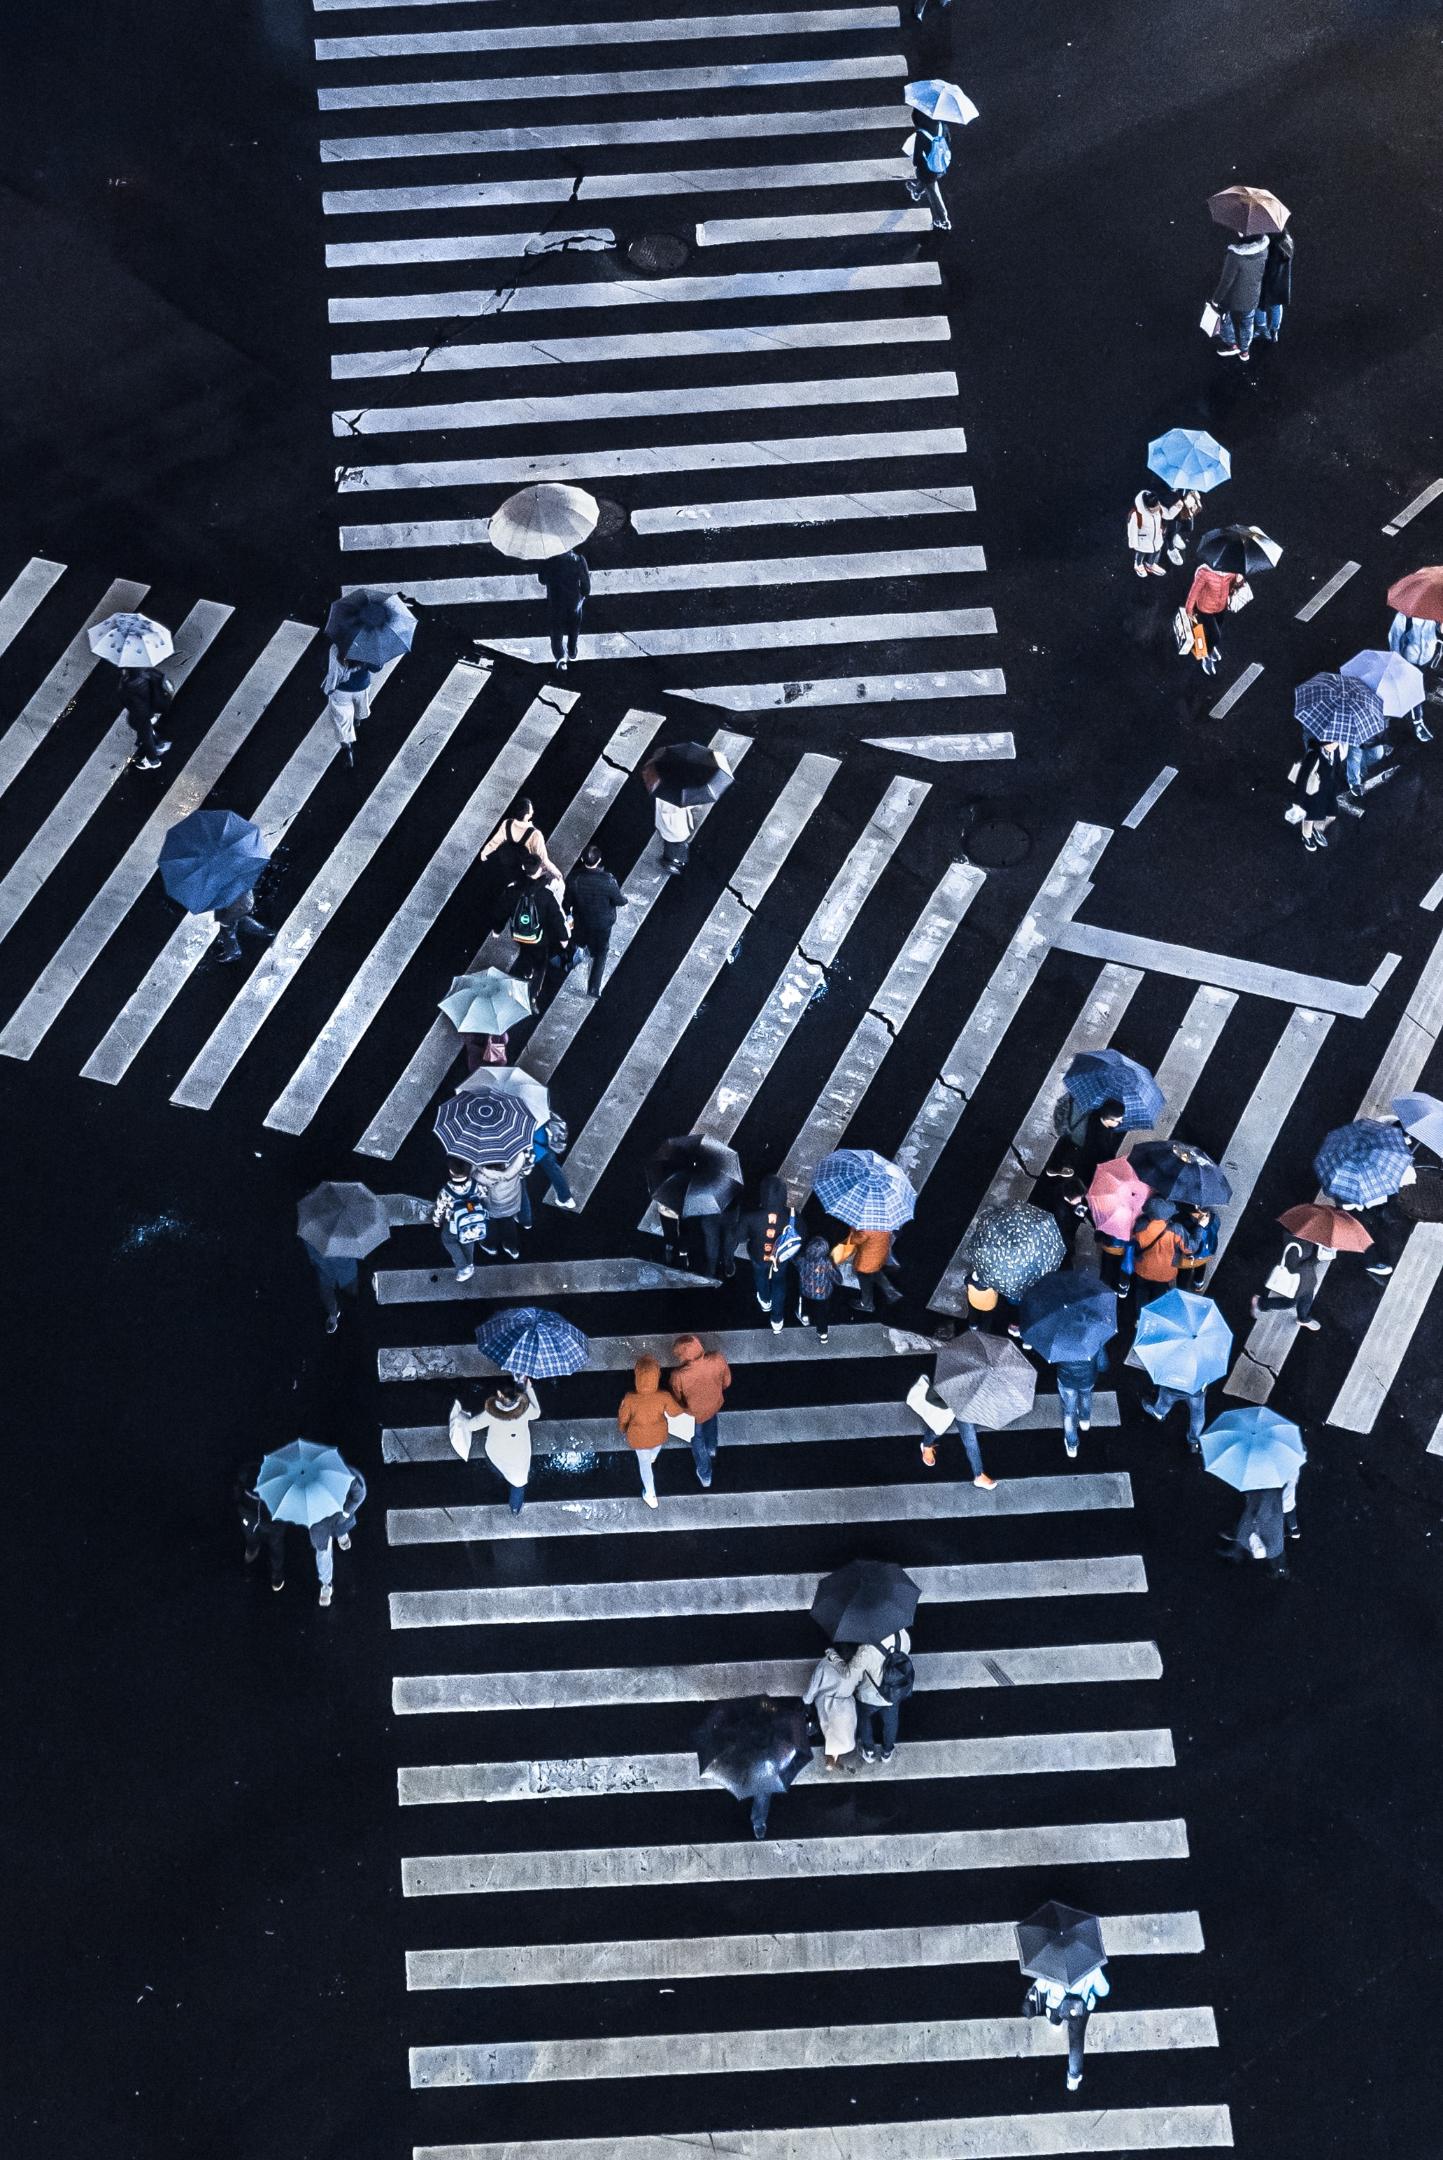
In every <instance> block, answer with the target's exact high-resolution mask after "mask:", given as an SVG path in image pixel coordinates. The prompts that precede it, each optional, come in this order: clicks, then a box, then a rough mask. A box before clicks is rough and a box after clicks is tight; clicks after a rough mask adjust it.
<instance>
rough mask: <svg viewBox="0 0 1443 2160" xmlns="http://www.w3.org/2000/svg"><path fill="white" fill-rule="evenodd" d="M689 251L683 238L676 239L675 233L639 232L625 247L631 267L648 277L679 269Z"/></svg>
mask: <svg viewBox="0 0 1443 2160" xmlns="http://www.w3.org/2000/svg"><path fill="white" fill-rule="evenodd" d="M690 253H691V249H690V248H689V247H688V246H687V244H686V242H685V240H678V238H677V237H676V234H675V233H664V232H656V233H641V234H639V235H638V237H637V238H636V239H635V240H629V241H628V242H627V247H626V259H627V261H628V262H629V263H630V264H631V267H632V269H633V270H640V271H642V272H643V273H644V274H645V275H646V276H648V277H657V276H661V275H663V274H664V273H665V272H667V271H669V270H680V268H681V266H682V264H683V263H684V262H685V261H686V259H687V257H688V255H690Z"/></svg>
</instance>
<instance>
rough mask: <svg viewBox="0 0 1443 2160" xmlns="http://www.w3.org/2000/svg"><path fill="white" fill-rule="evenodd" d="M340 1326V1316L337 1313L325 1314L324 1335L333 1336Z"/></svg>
mask: <svg viewBox="0 0 1443 2160" xmlns="http://www.w3.org/2000/svg"><path fill="white" fill-rule="evenodd" d="M340 1324H341V1316H340V1314H339V1313H338V1312H333V1313H327V1314H326V1333H327V1334H328V1335H334V1334H335V1332H336V1329H337V1328H338V1327H339V1326H340Z"/></svg>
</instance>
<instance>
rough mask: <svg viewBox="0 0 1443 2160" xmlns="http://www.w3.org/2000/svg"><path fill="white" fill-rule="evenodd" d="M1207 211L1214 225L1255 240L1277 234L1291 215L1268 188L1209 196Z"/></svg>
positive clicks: (1229, 190) (1234, 189) (1226, 190)
mask: <svg viewBox="0 0 1443 2160" xmlns="http://www.w3.org/2000/svg"><path fill="white" fill-rule="evenodd" d="M1208 209H1209V211H1210V212H1211V213H1212V221H1213V223H1214V225H1225V226H1226V227H1227V229H1228V231H1229V232H1235V233H1242V234H1243V235H1244V236H1246V237H1247V238H1255V237H1256V236H1257V234H1258V233H1280V232H1281V231H1282V229H1283V227H1284V226H1285V225H1286V224H1287V222H1288V219H1289V218H1290V217H1291V216H1292V214H1293V213H1292V211H1291V210H1289V208H1288V206H1287V204H1286V203H1282V202H1279V201H1278V198H1277V196H1276V195H1274V194H1273V192H1272V190H1271V188H1263V187H1226V188H1223V189H1222V190H1221V191H1220V192H1219V193H1218V194H1216V195H1209V197H1208Z"/></svg>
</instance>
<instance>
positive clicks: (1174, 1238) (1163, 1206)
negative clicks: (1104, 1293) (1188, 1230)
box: [1117, 1200, 1187, 1305]
mask: <svg viewBox="0 0 1443 2160" xmlns="http://www.w3.org/2000/svg"><path fill="white" fill-rule="evenodd" d="M1172 1218H1173V1205H1172V1202H1171V1201H1170V1200H1148V1201H1146V1202H1145V1203H1144V1205H1143V1210H1142V1213H1141V1215H1140V1216H1139V1217H1138V1219H1137V1222H1136V1224H1135V1225H1134V1226H1133V1233H1132V1236H1131V1238H1130V1239H1129V1241H1128V1247H1127V1251H1126V1252H1125V1253H1124V1254H1123V1259H1122V1280H1121V1281H1120V1282H1119V1284H1118V1286H1117V1294H1118V1296H1119V1297H1126V1296H1127V1293H1128V1286H1129V1284H1130V1283H1136V1285H1137V1297H1138V1303H1139V1304H1140V1305H1145V1304H1150V1303H1151V1301H1152V1299H1153V1298H1155V1297H1161V1295H1162V1293H1163V1291H1164V1290H1171V1289H1172V1287H1173V1285H1174V1284H1175V1283H1176V1281H1177V1271H1178V1266H1179V1263H1180V1261H1181V1257H1182V1255H1183V1253H1184V1252H1185V1251H1186V1249H1187V1248H1186V1246H1185V1244H1184V1242H1183V1239H1182V1238H1181V1237H1180V1236H1179V1234H1178V1232H1177V1230H1176V1228H1175V1227H1174V1225H1173V1220H1172Z"/></svg>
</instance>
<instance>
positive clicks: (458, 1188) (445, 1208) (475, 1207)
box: [431, 1155, 495, 1282]
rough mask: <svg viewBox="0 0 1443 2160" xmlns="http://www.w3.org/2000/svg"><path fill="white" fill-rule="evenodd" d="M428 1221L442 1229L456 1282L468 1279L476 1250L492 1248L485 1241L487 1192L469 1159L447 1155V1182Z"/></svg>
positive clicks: (468, 1280)
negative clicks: (466, 1160)
mask: <svg viewBox="0 0 1443 2160" xmlns="http://www.w3.org/2000/svg"><path fill="white" fill-rule="evenodd" d="M431 1221H432V1224H433V1225H434V1227H435V1228H436V1229H437V1230H439V1231H440V1233H441V1243H442V1244H443V1245H444V1246H445V1248H446V1255H447V1258H448V1259H449V1260H450V1262H451V1264H452V1266H453V1267H454V1268H455V1270H456V1280H457V1282H470V1280H471V1277H472V1276H473V1275H474V1274H475V1272H476V1255H477V1253H478V1252H487V1251H494V1249H495V1248H494V1247H490V1246H488V1245H487V1244H486V1242H485V1240H486V1233H487V1227H488V1225H487V1216H486V1195H485V1193H484V1191H483V1190H482V1186H481V1181H480V1179H479V1178H478V1177H477V1175H476V1172H475V1171H474V1170H473V1169H472V1167H471V1165H470V1163H468V1162H463V1161H462V1160H461V1158H460V1156H459V1155H449V1156H448V1157H447V1158H446V1182H445V1184H444V1185H443V1186H442V1187H441V1190H440V1192H439V1193H437V1195H436V1204H435V1206H434V1207H433V1208H432V1210H431Z"/></svg>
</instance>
